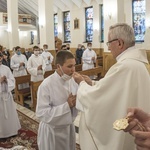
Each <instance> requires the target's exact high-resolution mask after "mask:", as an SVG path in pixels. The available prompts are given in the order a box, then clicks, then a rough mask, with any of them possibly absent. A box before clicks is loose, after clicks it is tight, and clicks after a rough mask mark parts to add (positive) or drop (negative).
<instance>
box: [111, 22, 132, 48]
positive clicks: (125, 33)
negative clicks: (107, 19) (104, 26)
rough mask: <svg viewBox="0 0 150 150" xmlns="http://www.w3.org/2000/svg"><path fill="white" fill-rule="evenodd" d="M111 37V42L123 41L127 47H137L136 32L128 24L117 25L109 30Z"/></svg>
mask: <svg viewBox="0 0 150 150" xmlns="http://www.w3.org/2000/svg"><path fill="white" fill-rule="evenodd" d="M109 36H110V38H111V40H113V39H122V40H123V41H124V45H125V46H126V47H131V46H134V45H135V35H134V30H133V28H132V27H131V26H129V25H128V24H126V23H117V24H115V25H113V26H110V28H109Z"/></svg>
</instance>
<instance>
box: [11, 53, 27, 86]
mask: <svg viewBox="0 0 150 150" xmlns="http://www.w3.org/2000/svg"><path fill="white" fill-rule="evenodd" d="M22 62H23V63H24V64H25V66H21V67H19V66H20V63H22ZM10 66H11V68H12V69H13V75H14V77H20V76H23V75H27V71H26V66H27V59H26V57H25V55H23V54H21V55H17V54H14V55H13V56H12V57H11V62H10ZM27 87H29V84H28V83H23V84H20V85H19V89H24V88H27Z"/></svg>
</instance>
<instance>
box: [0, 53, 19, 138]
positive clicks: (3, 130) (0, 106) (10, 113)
mask: <svg viewBox="0 0 150 150" xmlns="http://www.w3.org/2000/svg"><path fill="white" fill-rule="evenodd" d="M14 88H15V79H14V77H13V74H12V73H11V71H10V69H9V68H8V67H7V66H4V65H2V55H1V54H0V138H7V137H10V136H14V135H17V134H18V130H19V129H20V128H21V126H20V122H19V119H18V115H17V111H16V107H15V104H14V100H13V96H12V94H11V91H12V90H13V89H14Z"/></svg>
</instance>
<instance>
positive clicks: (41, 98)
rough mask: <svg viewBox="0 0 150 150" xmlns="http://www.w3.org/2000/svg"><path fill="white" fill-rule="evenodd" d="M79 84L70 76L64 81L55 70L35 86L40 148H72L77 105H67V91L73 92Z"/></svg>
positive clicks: (73, 148)
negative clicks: (38, 85) (37, 86)
mask: <svg viewBox="0 0 150 150" xmlns="http://www.w3.org/2000/svg"><path fill="white" fill-rule="evenodd" d="M77 87H78V85H77V84H76V83H75V81H74V80H73V78H72V79H70V80H69V81H64V80H63V79H62V78H61V77H60V76H59V75H58V74H57V72H55V73H54V74H52V75H51V76H49V77H48V78H46V79H45V80H44V81H43V82H42V84H41V85H40V87H39V89H38V95H37V107H36V115H37V117H38V118H39V119H40V121H41V122H40V125H39V130H38V147H39V150H75V128H74V124H73V121H74V120H75V117H76V115H77V110H76V108H71V109H70V107H69V105H68V102H67V99H68V97H69V94H70V93H72V94H73V95H76V92H77Z"/></svg>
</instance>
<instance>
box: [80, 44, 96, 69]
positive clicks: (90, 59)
mask: <svg viewBox="0 0 150 150" xmlns="http://www.w3.org/2000/svg"><path fill="white" fill-rule="evenodd" d="M96 59H97V55H96V53H95V51H94V50H92V43H87V48H86V50H85V51H84V52H83V55H82V62H83V65H82V70H88V69H92V68H94V63H95V62H96Z"/></svg>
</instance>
